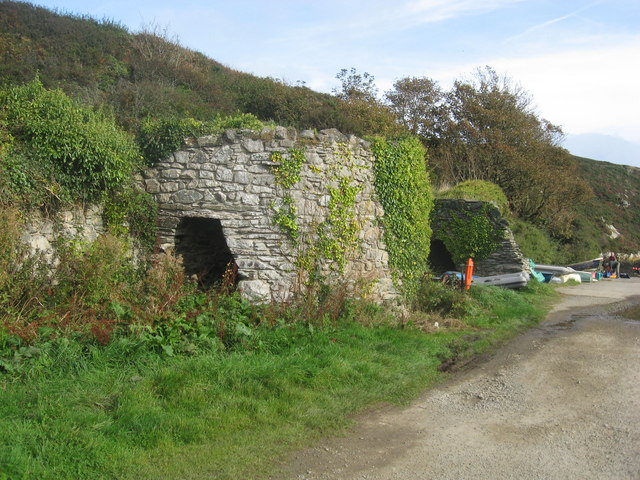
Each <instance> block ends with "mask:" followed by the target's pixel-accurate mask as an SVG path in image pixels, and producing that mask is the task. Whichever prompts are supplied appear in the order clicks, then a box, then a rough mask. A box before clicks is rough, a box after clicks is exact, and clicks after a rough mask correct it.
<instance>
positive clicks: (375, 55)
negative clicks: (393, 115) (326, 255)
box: [34, 0, 640, 166]
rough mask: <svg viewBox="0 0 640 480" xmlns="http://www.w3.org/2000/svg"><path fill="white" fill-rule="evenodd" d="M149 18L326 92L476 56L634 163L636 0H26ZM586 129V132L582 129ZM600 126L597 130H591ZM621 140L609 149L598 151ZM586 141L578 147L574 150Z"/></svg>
mask: <svg viewBox="0 0 640 480" xmlns="http://www.w3.org/2000/svg"><path fill="white" fill-rule="evenodd" d="M34 3H36V4H38V5H42V6H45V7H48V8H52V9H58V10H60V11H62V12H72V13H82V14H88V15H91V16H93V17H96V18H103V17H106V18H109V19H112V20H115V21H117V22H119V23H121V24H123V25H125V26H127V27H128V28H129V29H130V30H131V31H134V32H135V31H139V30H141V29H142V28H145V27H146V28H150V27H158V28H160V29H161V30H163V29H165V28H166V30H167V32H168V34H169V36H171V37H174V36H175V38H176V39H177V40H179V42H180V43H181V44H182V45H184V46H186V47H188V48H191V49H193V50H197V51H199V52H202V53H204V54H206V55H207V56H209V57H211V58H213V59H215V60H217V61H219V62H221V63H223V64H225V65H227V66H229V67H232V68H235V69H237V70H241V71H245V72H249V73H253V74H256V75H260V76H271V77H274V78H278V79H282V80H285V81H287V82H290V83H296V82H298V81H302V82H305V83H306V85H307V86H309V87H310V88H313V89H314V90H319V91H325V92H330V91H331V90H332V88H334V87H337V86H338V82H337V80H336V79H335V75H336V73H337V72H339V71H340V69H342V68H351V67H355V68H356V69H357V70H358V72H360V73H363V72H368V73H370V74H372V75H373V76H374V77H375V78H376V84H377V86H378V88H379V89H380V91H381V92H383V91H385V90H387V89H389V88H390V87H391V85H392V84H393V82H394V81H395V80H397V79H399V78H403V77H407V76H426V77H430V78H432V79H434V80H437V81H438V82H440V84H441V85H442V86H443V87H445V88H448V87H449V86H450V85H451V83H452V81H453V80H454V79H456V78H464V77H468V76H470V75H471V74H472V72H473V71H474V70H475V69H476V68H477V67H481V66H484V65H489V66H491V67H493V68H494V69H495V70H496V71H497V72H498V73H500V74H506V75H508V76H509V77H511V78H512V79H513V80H514V81H515V82H516V83H518V84H520V85H521V86H522V87H523V88H524V89H525V90H526V91H528V92H529V93H530V94H531V95H532V97H533V100H534V104H535V105H536V106H537V112H538V114H539V115H540V116H542V117H544V118H546V119H548V120H549V121H551V122H552V123H554V124H557V125H561V126H562V127H563V129H564V131H565V132H566V133H567V134H568V135H569V136H568V138H567V144H566V146H568V148H570V150H572V151H573V152H574V153H576V154H579V155H583V156H590V157H592V158H597V159H600V160H608V161H614V162H617V163H627V164H632V165H637V166H640V92H639V89H640V82H639V80H638V75H639V74H640V2H639V1H638V0H596V1H579V0H389V1H387V0H368V1H363V0H322V1H315V0H312V1H304V0H264V1H258V0H235V1H229V0H224V1H222V0H212V1H205V0H185V1H182V2H170V1H165V0H154V1H147V0H142V1H135V2H131V1H124V0H83V1H80V0H36V1H35V2H34ZM589 136H590V137H589ZM596 136H598V137H596ZM587 137H589V138H590V139H591V140H594V139H595V138H601V139H602V138H606V139H608V141H609V142H614V143H615V141H616V140H619V141H620V144H619V146H620V149H619V150H617V153H616V155H615V158H613V157H612V158H604V156H606V155H607V151H608V150H609V149H603V151H602V152H597V151H596V150H597V149H598V143H597V142H595V143H594V142H593V141H591V142H589V141H586V140H587ZM583 148H584V149H586V150H584V151H583V150H581V149H583Z"/></svg>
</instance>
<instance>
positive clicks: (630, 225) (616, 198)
mask: <svg viewBox="0 0 640 480" xmlns="http://www.w3.org/2000/svg"><path fill="white" fill-rule="evenodd" d="M576 160H577V161H578V165H579V171H580V173H581V174H582V175H583V176H584V178H585V179H586V180H587V181H588V182H589V184H590V185H591V187H592V188H593V191H594V193H595V198H594V199H592V200H591V201H590V202H588V203H587V204H586V205H583V206H581V212H582V214H583V216H584V217H585V218H588V219H591V220H592V221H593V222H594V225H595V226H597V227H599V229H600V232H603V233H601V234H600V236H599V238H598V241H599V242H600V246H602V247H603V248H605V249H606V248H610V249H612V250H615V251H619V252H638V251H640V168H636V167H630V166H626V165H616V164H613V163H608V162H599V161H596V160H591V159H588V158H580V157H576ZM607 225H613V226H614V227H615V228H616V230H617V231H618V232H619V233H620V236H619V237H618V238H616V239H612V238H609V236H608V235H607V234H608V233H609V232H610V229H609V228H608V227H607Z"/></svg>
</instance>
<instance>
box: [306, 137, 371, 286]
mask: <svg viewBox="0 0 640 480" xmlns="http://www.w3.org/2000/svg"><path fill="white" fill-rule="evenodd" d="M334 158H335V160H336V162H335V163H334V165H333V166H332V167H331V168H329V169H328V171H326V172H324V177H325V178H324V180H325V182H326V184H327V190H328V191H329V205H328V214H327V218H326V219H325V220H324V221H323V222H322V223H321V224H320V225H319V226H318V229H317V236H318V248H319V253H320V255H321V258H325V259H327V260H330V261H331V262H333V263H331V266H332V268H333V269H334V270H336V271H338V272H340V273H342V272H343V271H344V268H345V266H346V264H347V257H348V255H349V253H350V252H352V251H353V250H355V249H356V247H357V246H358V234H359V233H360V224H359V223H358V221H357V218H356V197H357V195H358V193H360V191H361V190H362V187H361V186H360V185H354V184H353V177H354V173H355V169H356V168H357V166H356V164H355V162H354V159H353V152H352V151H351V150H350V149H349V148H348V146H347V145H344V144H338V145H337V146H336V148H335V149H334ZM333 185H336V186H333Z"/></svg>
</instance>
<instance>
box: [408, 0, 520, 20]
mask: <svg viewBox="0 0 640 480" xmlns="http://www.w3.org/2000/svg"><path fill="white" fill-rule="evenodd" d="M522 1H524V0H415V1H412V2H410V3H408V4H407V5H406V6H405V8H404V10H405V12H406V14H407V17H409V18H414V19H415V20H417V21H420V22H441V21H444V20H449V19H452V18H456V17H460V16H466V15H475V14H478V13H485V12H489V11H492V10H497V9H500V8H503V7H507V6H509V5H512V4H515V3H520V2H522Z"/></svg>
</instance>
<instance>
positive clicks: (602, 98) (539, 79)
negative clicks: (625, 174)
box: [488, 36, 640, 142]
mask: <svg viewBox="0 0 640 480" xmlns="http://www.w3.org/2000/svg"><path fill="white" fill-rule="evenodd" d="M638 59H640V36H637V37H634V38H629V39H628V41H627V42H625V44H624V45H620V46H611V47H608V48H600V49H596V50H568V51H563V52H558V53H551V54H547V55H541V56H538V57H529V58H522V59H513V58H511V59H494V60H492V61H488V64H489V65H491V66H492V67H494V68H495V69H496V70H497V71H499V72H504V73H506V74H508V75H509V76H510V77H512V78H513V79H514V80H516V81H518V82H519V83H521V84H522V86H523V87H524V88H525V89H526V90H528V91H529V92H530V93H531V94H532V96H533V98H534V101H535V103H536V104H537V105H538V107H539V112H540V114H541V115H542V116H544V117H545V118H547V119H548V120H549V121H551V122H552V123H556V124H560V125H563V126H564V128H565V130H567V131H568V132H569V133H574V134H579V133H589V132H596V131H598V132H601V133H607V134H610V135H615V136H620V137H622V138H625V139H627V140H629V141H634V142H640V116H639V115H638V112H640V95H638V91H637V90H638V82H637V61H638Z"/></svg>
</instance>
